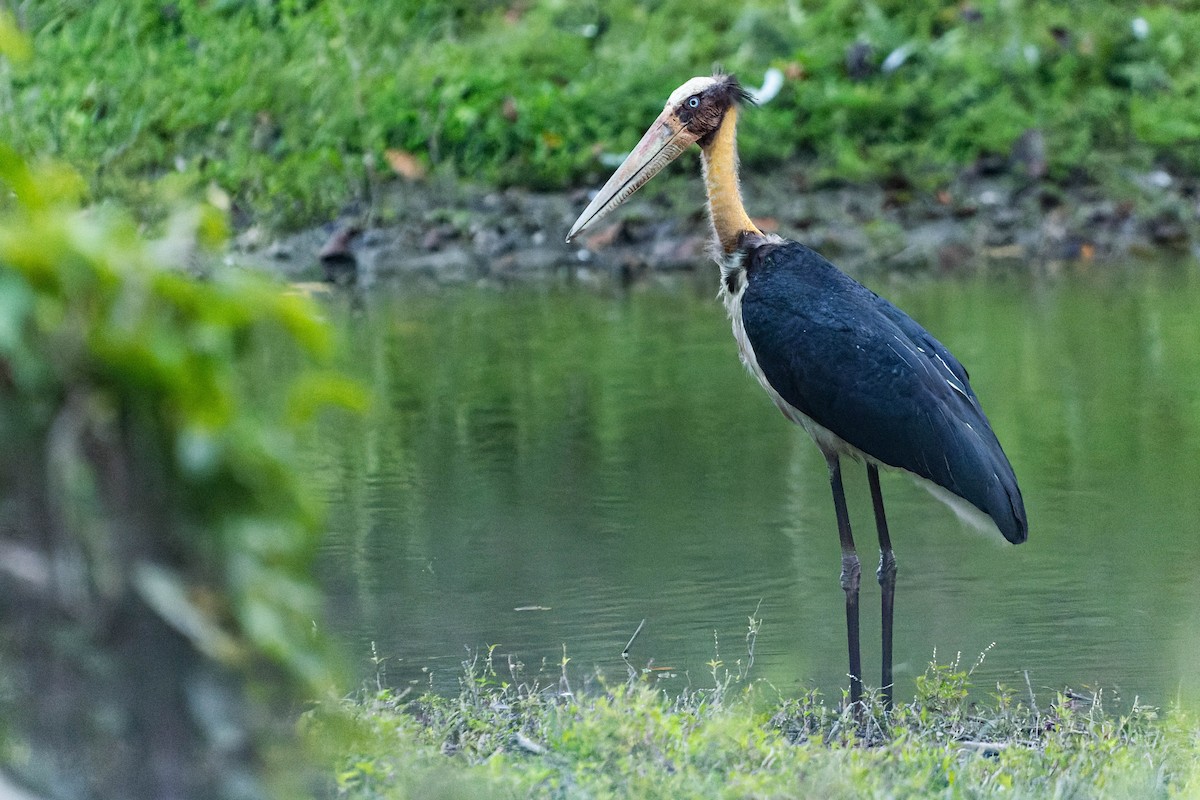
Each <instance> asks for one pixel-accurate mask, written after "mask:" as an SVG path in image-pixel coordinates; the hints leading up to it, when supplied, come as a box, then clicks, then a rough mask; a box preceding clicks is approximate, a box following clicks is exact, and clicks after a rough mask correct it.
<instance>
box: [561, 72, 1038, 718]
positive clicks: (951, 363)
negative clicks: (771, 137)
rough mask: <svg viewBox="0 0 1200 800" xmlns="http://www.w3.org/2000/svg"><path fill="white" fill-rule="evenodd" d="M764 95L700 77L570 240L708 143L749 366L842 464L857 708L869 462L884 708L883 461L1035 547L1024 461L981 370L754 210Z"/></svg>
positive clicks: (717, 227) (711, 198) (675, 99)
mask: <svg viewBox="0 0 1200 800" xmlns="http://www.w3.org/2000/svg"><path fill="white" fill-rule="evenodd" d="M748 101H749V96H748V94H747V92H745V91H744V90H743V89H742V88H741V87H740V86H739V85H738V82H737V80H736V79H735V78H734V77H733V76H732V75H724V74H717V75H714V76H712V77H699V78H692V79H691V80H689V81H688V82H687V83H685V84H683V85H682V86H680V87H679V88H678V89H676V90H675V91H674V92H672V93H671V96H670V98H669V99H668V100H667V104H666V107H665V108H664V109H663V112H662V114H660V115H659V117H658V119H656V120H655V121H654V124H653V125H651V126H650V129H649V130H648V131H646V133H645V135H644V136H643V137H642V139H641V141H640V142H638V144H637V146H636V147H635V148H634V149H633V152H632V153H630V155H629V157H628V158H626V159H625V161H624V163H622V164H621V166H620V167H619V168H618V169H617V171H616V172H615V173H614V174H613V176H612V177H611V178H610V179H609V180H608V182H607V183H606V184H605V185H604V187H603V188H602V189H601V190H600V191H599V193H598V194H597V195H596V196H595V198H594V199H593V200H592V202H591V203H590V204H589V205H588V207H587V208H586V209H585V210H584V212H583V213H582V214H581V215H580V216H579V219H578V220H576V222H575V224H574V225H573V226H572V227H571V231H570V233H569V234H568V235H567V241H571V240H572V239H574V238H575V237H577V236H579V234H581V233H582V232H583V231H585V230H587V229H588V228H589V227H591V226H592V225H594V224H595V223H596V222H598V221H599V220H600V219H601V218H603V217H604V216H606V215H607V214H608V213H609V212H611V211H612V210H613V209H615V208H616V207H617V206H619V205H621V203H623V202H624V201H625V200H626V199H627V198H628V197H629V196H630V195H631V194H633V193H634V192H635V191H637V189H638V188H640V187H641V186H643V185H644V184H645V183H646V182H647V181H649V180H650V179H651V178H652V177H653V176H654V175H655V174H657V173H658V172H659V170H661V169H662V168H663V167H665V166H666V165H667V164H668V163H670V162H671V161H672V160H673V159H674V158H676V157H677V156H679V155H680V154H681V153H683V152H684V150H686V149H687V148H688V146H689V145H691V144H693V143H694V144H698V145H699V146H700V153H701V159H702V164H703V172H704V183H705V187H706V188H707V191H708V212H709V219H710V220H711V222H712V229H713V234H714V255H715V258H716V261H717V263H718V265H719V266H720V268H721V296H722V298H723V300H724V302H725V308H726V309H727V310H728V312H729V317H730V319H731V320H732V321H733V335H734V338H735V339H736V340H737V345H738V350H739V351H740V353H741V358H742V362H743V363H744V364H745V365H746V368H747V369H748V370H749V371H750V372H751V373H753V374H754V376H755V377H756V378H758V382H759V383H760V384H762V387H763V388H764V389H766V391H767V394H769V395H770V396H771V399H772V400H774V401H775V405H777V406H778V407H779V409H780V410H781V411H782V412H783V414H784V416H785V417H787V418H788V419H789V420H791V421H792V422H794V423H796V424H797V425H800V426H802V427H803V428H804V429H805V430H806V431H808V433H809V435H810V436H812V438H813V440H814V441H815V442H816V444H817V447H818V448H820V450H821V453H822V454H823V455H824V456H825V462H826V464H827V465H828V467H829V481H830V484H831V486H832V489H833V505H834V511H835V514H836V516H837V526H838V535H839V537H840V539H841V548H842V572H841V583H842V588H843V589H844V590H845V594H846V630H847V639H848V643H849V653H850V701H851V703H853V704H855V705H856V707H857V704H858V703H859V702H860V700H861V698H862V670H861V659H860V655H859V636H858V589H859V576H860V567H859V560H858V555H857V554H856V552H855V550H854V539H853V537H852V536H851V533H850V518H849V515H848V513H847V511H846V498H845V494H844V492H843V489H842V471H841V462H840V459H841V457H842V456H849V457H851V458H853V459H856V460H858V461H862V462H865V463H866V467H867V480H868V483H869V484H870V489H871V500H872V503H873V505H874V510H875V526H876V529H877V531H878V534H879V569H878V571H877V572H876V575H877V577H878V579H879V584H880V586H881V588H882V595H883V600H882V605H883V652H882V657H883V676H882V677H883V679H882V683H881V688H882V691H883V693H884V698H885V702H886V703H887V704H888V705H889V706H890V705H891V701H892V608H893V597H894V593H895V585H896V584H895V582H896V559H895V556H894V555H893V553H892V543H891V539H890V538H889V535H888V527H887V518H886V517H885V515H884V509H883V496H882V495H881V494H880V489H879V468H880V467H885V468H894V469H900V470H904V471H906V472H909V473H911V474H912V475H914V476H916V477H917V478H918V479H919V480H921V481H923V482H925V483H926V485H927V486H928V487H929V488H930V489H931V490H933V492H934V494H936V495H937V496H939V498H941V499H943V500H945V501H947V502H949V503H950V504H951V505H954V506H955V507H956V509H957V510H959V511H960V513H963V514H966V515H967V516H973V517H975V518H976V519H977V520H981V521H982V522H983V524H986V525H988V526H991V525H994V526H995V527H996V528H998V529H999V531H1000V533H1002V534H1003V535H1004V538H1006V539H1007V540H1008V541H1010V542H1013V543H1020V542H1023V541H1025V538H1026V536H1027V532H1028V524H1027V522H1026V518H1025V506H1024V503H1023V501H1022V499H1021V490H1020V489H1019V488H1018V487H1017V479H1016V476H1015V475H1014V474H1013V470H1012V466H1011V465H1010V464H1009V462H1008V458H1007V457H1006V456H1005V455H1004V451H1003V450H1002V449H1001V447H1000V442H999V441H997V439H996V435H995V434H994V433H993V432H992V427H991V425H990V424H989V423H988V420H987V417H986V416H984V413H983V409H982V407H981V406H980V404H979V399H978V398H977V397H976V396H975V392H974V391H973V390H972V389H971V384H970V383H969V382H968V380H967V371H966V370H965V369H964V368H963V366H962V365H961V364H960V363H959V362H958V359H956V358H955V357H954V356H953V355H951V353H950V351H949V350H947V349H946V348H945V346H943V345H942V344H941V342H939V341H938V340H937V339H935V338H934V337H933V336H932V335H930V334H929V332H927V331H926V330H925V329H924V328H922V327H921V326H920V325H918V324H917V323H916V322H915V321H913V319H912V318H911V317H909V316H908V315H907V314H905V313H904V312H903V311H901V310H900V309H898V308H896V306H894V305H892V304H891V303H889V302H888V301H887V300H884V299H883V298H881V297H879V296H878V295H876V294H875V293H874V292H872V291H870V290H869V289H867V288H866V287H864V286H863V285H862V284H860V283H858V282H857V281H855V280H854V279H852V278H850V277H849V276H847V275H846V274H845V273H843V272H842V271H841V270H839V269H838V268H837V267H835V266H833V265H832V264H830V263H829V262H828V261H826V260H825V259H824V258H822V257H821V256H820V255H818V254H817V253H815V252H814V251H812V250H810V249H809V248H807V247H805V246H804V245H802V244H799V243H798V242H793V241H788V240H786V239H783V238H781V237H779V236H776V235H773V234H768V233H763V232H762V231H760V230H759V229H758V228H757V227H756V226H755V225H754V222H752V221H751V219H750V217H749V216H748V215H747V214H746V210H745V208H744V207H743V206H742V198H741V191H740V189H739V187H738V172H737V144H736V137H735V129H736V126H737V117H738V111H739V108H740V107H742V106H743V105H745V104H747V103H748Z"/></svg>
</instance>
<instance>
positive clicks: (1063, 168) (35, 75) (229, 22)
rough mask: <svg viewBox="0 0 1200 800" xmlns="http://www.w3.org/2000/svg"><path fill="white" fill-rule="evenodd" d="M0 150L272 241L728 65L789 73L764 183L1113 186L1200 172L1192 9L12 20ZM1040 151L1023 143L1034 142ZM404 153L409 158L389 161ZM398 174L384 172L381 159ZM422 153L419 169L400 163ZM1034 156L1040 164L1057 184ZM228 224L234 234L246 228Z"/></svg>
mask: <svg viewBox="0 0 1200 800" xmlns="http://www.w3.org/2000/svg"><path fill="white" fill-rule="evenodd" d="M18 10H19V13H20V14H21V17H20V19H19V22H20V25H21V26H22V27H23V28H24V29H25V30H26V31H28V32H29V34H30V36H31V39H32V45H33V50H34V52H35V53H36V54H37V58H36V59H34V60H33V61H31V62H29V63H28V64H27V65H26V66H23V67H18V68H11V67H9V66H7V65H6V66H5V67H4V68H3V69H0V136H3V137H5V138H7V139H8V140H10V141H12V142H13V143H14V144H15V145H16V146H17V148H18V149H19V150H21V151H22V152H25V153H42V154H52V155H55V156H57V157H59V158H62V159H64V160H66V161H67V162H69V163H70V164H72V165H74V166H75V168H76V169H77V170H79V171H80V173H81V174H83V175H84V176H85V178H86V179H87V183H88V186H89V190H90V194H91V196H92V197H93V198H95V199H99V198H104V197H110V196H115V197H119V198H121V199H122V200H125V201H127V202H130V203H132V204H133V205H134V206H136V207H139V208H141V209H142V211H143V213H146V214H150V215H152V214H153V209H152V203H151V198H152V195H151V194H150V192H149V188H148V187H149V186H151V185H152V183H153V181H154V180H156V179H157V178H159V177H161V176H162V175H164V174H167V173H181V174H182V175H184V176H185V177H186V178H187V179H188V180H189V181H190V182H192V183H193V184H195V185H198V186H205V185H208V184H210V183H211V184H215V185H216V186H218V187H219V188H220V189H222V190H223V191H225V192H227V193H229V194H230V195H231V196H232V197H233V198H234V204H235V211H237V212H240V214H248V215H250V216H252V217H254V218H256V219H264V220H267V221H269V222H273V223H277V224H292V225H294V224H302V223H306V222H310V221H313V220H319V219H324V218H327V217H328V216H329V215H331V214H334V213H335V212H336V211H337V210H339V209H341V208H343V207H345V206H346V205H347V204H353V203H361V202H368V203H369V202H370V201H371V200H372V198H373V196H374V192H375V191H376V189H377V188H378V186H379V185H380V183H381V182H382V181H385V180H389V179H393V178H394V174H393V169H392V167H391V166H390V164H392V163H396V164H399V165H400V166H401V169H400V171H402V172H409V173H410V174H411V173H412V172H413V171H417V172H419V171H420V170H421V169H423V168H432V169H433V170H434V171H435V172H436V173H437V174H442V175H445V176H448V177H451V178H456V179H467V180H471V181H477V182H482V183H484V184H492V185H504V184H520V185H523V186H528V187H534V188H563V187H569V186H572V185H577V184H580V183H584V182H590V181H594V180H596V179H597V178H598V177H599V176H600V175H601V174H602V173H604V172H605V171H606V170H607V169H608V167H606V166H604V165H603V164H602V163H601V159H600V157H601V156H602V155H603V154H604V153H606V152H621V151H622V150H624V149H627V148H628V147H630V146H631V145H632V143H633V142H634V141H635V139H636V136H637V135H638V134H639V133H640V131H641V130H642V129H643V127H644V126H645V125H646V124H647V121H648V120H650V119H652V118H653V116H654V114H655V113H656V111H657V110H658V109H659V108H660V107H661V104H662V102H663V100H664V98H665V97H666V95H667V93H668V92H669V91H670V90H671V89H672V88H674V87H675V86H676V85H678V84H679V83H680V82H681V81H682V80H683V79H685V78H687V77H690V76H691V75H693V74H697V73H701V72H704V71H706V70H709V69H710V68H711V67H712V65H713V64H714V63H720V64H722V65H723V66H724V67H725V68H727V69H729V70H732V71H735V72H737V73H738V74H739V75H740V76H741V77H742V78H743V80H744V81H745V82H746V83H747V84H756V83H758V82H759V81H760V80H761V79H762V76H763V74H764V72H765V70H767V69H768V68H771V67H774V68H778V69H780V70H782V71H783V73H784V74H785V76H786V79H785V82H784V86H783V89H782V91H781V93H780V94H779V96H778V97H777V98H775V99H774V100H773V101H772V102H770V103H769V104H768V105H766V106H765V107H764V108H762V109H760V110H759V111H758V112H756V114H755V117H754V120H753V124H747V125H745V126H744V135H743V143H742V144H743V156H744V158H745V160H746V161H747V162H748V163H749V164H750V165H751V166H752V167H755V168H759V167H765V166H769V165H774V164H779V163H782V162H785V161H786V162H795V161H799V162H800V163H804V164H806V165H807V167H808V170H809V174H810V175H811V177H812V178H813V180H815V181H818V182H822V181H879V180H886V181H889V182H891V183H893V184H896V183H907V184H911V185H913V186H916V187H918V188H934V187H936V186H938V185H939V184H940V183H942V182H944V181H946V180H947V179H948V178H949V177H950V176H952V175H953V174H955V173H956V172H958V171H960V170H962V169H964V168H966V167H969V166H971V165H973V164H975V163H977V162H978V161H979V160H980V159H985V160H986V159H988V158H992V159H1000V160H1003V159H1006V158H1007V157H1008V156H1009V155H1010V153H1012V151H1013V148H1014V146H1018V147H1020V146H1021V145H1019V143H1020V142H1021V141H1022V137H1025V136H1027V135H1032V134H1030V133H1029V132H1036V137H1038V138H1037V139H1036V141H1037V142H1038V144H1037V146H1036V147H1034V148H1033V149H1034V151H1035V152H1033V153H1028V152H1027V153H1025V158H1024V159H1023V162H1022V166H1023V168H1025V169H1029V168H1030V165H1031V164H1032V165H1033V166H1032V170H1033V171H1034V172H1035V173H1039V174H1040V173H1041V172H1042V170H1043V169H1044V170H1045V173H1046V174H1047V175H1048V177H1049V178H1050V179H1051V180H1055V181H1060V182H1073V181H1081V180H1082V181H1099V182H1101V183H1103V184H1105V185H1107V186H1109V187H1110V189H1112V190H1113V191H1117V192H1119V191H1120V190H1121V187H1122V186H1124V185H1126V183H1127V182H1128V180H1129V177H1130V176H1129V171H1130V170H1131V169H1136V170H1141V169H1145V168H1148V167H1150V166H1151V165H1155V164H1157V165H1159V166H1161V167H1164V168H1167V169H1169V170H1172V171H1176V172H1178V173H1181V174H1185V175H1188V176H1194V175H1195V174H1196V173H1197V172H1198V171H1200V145H1198V144H1197V142H1200V136H1198V132H1200V103H1197V102H1195V95H1196V93H1197V91H1200V77H1198V76H1197V73H1196V71H1195V70H1194V69H1192V65H1193V64H1195V63H1196V62H1197V60H1198V59H1200V11H1197V10H1196V9H1194V8H1191V7H1190V6H1187V5H1182V6H1181V5H1177V4H1151V5H1146V6H1144V7H1142V6H1126V5H1122V4H1112V3H1103V2H1098V0H1088V2H1083V3H1073V4H1071V5H1070V6H1063V5H1062V4H1058V3H1053V2H1049V0H1032V1H1031V2H1027V3H1019V4H1018V3H1011V2H1003V0H981V1H980V2H975V3H957V2H954V3H949V2H940V0H922V2H915V3H894V2H876V3H859V2H856V1H852V0H835V1H834V2H828V3H819V4H806V3H800V2H794V1H790V2H765V0H753V1H752V2H747V3H737V4H730V3H721V2H715V1H714V0H687V2H684V1H683V0H658V2H654V3H638V2H633V0H618V1H617V2H611V3H603V4H598V3H566V2H559V1H558V0H538V1H537V2H529V3H507V2H483V3H427V2H412V1H409V0H393V1H392V2H385V3H312V2H295V0H274V1H273V2H271V1H268V0H224V1H223V2H197V1H196V0H181V2H172V3H164V2H160V1H159V0H136V1H135V2H123V1H122V0H100V1H99V2H95V3H55V4H21V5H20V6H18ZM1026 141H1029V140H1026ZM396 154H401V155H400V160H399V161H395V160H394V159H395V157H396ZM389 158H391V159H392V160H391V161H390V160H389ZM411 159H415V161H414V160H411ZM1043 164H1044V167H1043ZM236 219H242V217H241V216H236Z"/></svg>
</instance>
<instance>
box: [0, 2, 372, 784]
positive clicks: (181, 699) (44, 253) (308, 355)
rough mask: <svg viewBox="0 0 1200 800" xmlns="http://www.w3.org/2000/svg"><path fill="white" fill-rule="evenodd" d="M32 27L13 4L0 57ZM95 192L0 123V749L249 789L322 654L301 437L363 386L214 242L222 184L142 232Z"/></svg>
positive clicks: (285, 301)
mask: <svg viewBox="0 0 1200 800" xmlns="http://www.w3.org/2000/svg"><path fill="white" fill-rule="evenodd" d="M67 8H69V6H67V5H63V6H60V10H64V9H67ZM26 50H27V48H25V46H24V43H23V39H22V37H21V35H20V34H19V32H17V31H16V29H15V28H14V27H13V26H12V25H11V18H10V17H8V16H7V15H6V14H5V13H4V12H3V10H2V9H0V58H2V57H3V56H4V54H7V55H8V56H9V57H10V58H12V59H13V63H16V64H18V68H20V69H29V68H33V67H32V66H29V65H26V66H20V65H21V64H22V62H25V58H24V55H25V52H26ZM87 193H88V190H87V184H86V181H85V180H84V179H82V178H81V177H80V176H79V174H78V173H77V172H76V171H75V170H73V169H71V168H70V167H68V166H65V165H64V164H63V163H62V162H60V161H55V160H43V159H29V158H26V157H24V156H22V155H21V154H20V153H18V152H17V151H16V150H15V149H13V148H12V147H11V146H10V145H9V144H6V143H5V142H4V140H3V136H0V487H3V488H2V491H0V663H3V664H4V670H3V671H4V674H5V676H6V682H5V687H4V688H5V691H4V692H3V693H2V694H0V707H2V708H3V712H4V713H3V715H2V717H0V718H3V719H4V720H5V721H6V723H7V724H8V726H9V727H7V729H6V730H4V731H0V733H2V734H3V736H0V763H3V764H4V765H5V766H6V768H8V769H11V770H13V771H14V772H15V773H16V774H17V775H20V776H21V777H22V781H23V782H28V783H30V784H32V785H34V786H36V787H39V788H40V790H42V791H44V792H46V793H48V794H52V795H53V796H63V797H66V796H81V797H82V796H87V797H135V796H165V795H166V794H171V795H173V796H180V797H191V796H205V797H217V796H220V797H228V796H239V797H251V796H259V795H258V794H257V790H254V789H252V788H247V787H253V786H255V785H256V784H257V782H258V777H257V775H256V773H257V772H258V770H259V768H260V767H261V765H262V763H263V762H264V759H265V758H266V754H265V749H264V745H265V743H266V740H264V739H262V738H261V737H260V734H262V732H263V731H265V730H267V729H269V728H270V727H271V726H272V725H274V724H276V722H277V717H275V716H274V715H273V713H272V709H277V708H278V707H277V706H276V705H275V704H276V703H279V702H283V703H285V704H287V703H290V702H292V700H293V699H294V698H295V697H296V696H297V693H298V691H299V690H303V696H312V695H313V693H314V692H315V691H317V690H318V688H320V689H324V688H325V686H326V685H327V682H328V681H329V680H330V678H331V675H332V671H331V664H330V659H329V654H328V653H327V651H326V649H325V647H324V645H323V644H322V639H321V637H320V636H318V635H316V634H315V633H314V625H315V624H316V622H317V620H318V618H319V615H320V614H319V612H320V602H319V600H320V598H319V595H318V592H317V590H316V587H315V585H314V584H313V582H312V576H311V574H310V566H311V561H312V559H313V557H314V555H315V548H316V544H317V540H318V536H319V531H320V527H319V525H318V524H317V523H318V517H317V511H318V508H319V507H318V505H317V504H316V503H315V501H314V500H313V499H312V498H311V497H310V496H308V495H307V494H306V493H305V491H304V488H303V486H302V484H301V482H300V480H299V479H298V477H297V473H296V471H295V469H294V465H293V463H292V452H293V442H292V439H293V435H294V433H295V431H296V430H297V429H298V427H299V426H300V424H301V423H303V422H305V421H306V420H307V419H308V418H309V417H310V416H311V414H313V413H315V412H316V410H317V409H318V408H320V407H321V406H323V405H326V404H329V403H335V404H341V405H350V406H355V405H361V403H362V400H363V397H362V395H361V393H360V392H359V390H358V389H357V388H356V387H354V386H353V385H351V384H349V383H348V382H346V381H344V380H342V379H341V378H339V377H337V376H335V375H332V374H331V373H328V372H326V371H323V369H322V368H320V364H321V362H322V361H325V360H327V359H328V358H329V356H330V355H331V351H332V340H331V336H330V333H329V331H328V329H327V327H326V325H325V323H324V321H323V320H322V319H321V316H320V314H319V312H318V310H317V308H316V306H315V305H314V304H312V303H311V302H309V301H308V300H307V299H306V298H303V297H301V296H298V295H295V294H289V293H286V292H285V291H284V290H283V289H282V288H281V287H280V286H278V285H276V284H273V283H270V282H268V281H266V280H264V279H263V278H261V277H260V276H257V275H253V274H249V273H246V272H243V271H238V270H234V269H228V268H224V267H221V266H218V265H216V258H215V256H214V255H213V254H212V253H211V251H212V249H213V248H214V247H215V246H217V245H220V244H221V243H223V241H224V237H225V233H226V221H225V219H226V211H225V208H224V207H225V206H227V204H228V198H227V197H226V196H225V195H224V194H223V193H222V192H220V191H219V190H218V189H215V188H210V191H209V195H208V200H206V201H203V202H198V201H185V200H181V199H174V200H173V199H171V198H170V197H169V196H164V197H163V205H164V206H165V207H166V208H168V209H170V210H169V212H167V213H166V214H164V222H163V225H162V231H163V232H162V235H161V236H160V237H159V238H156V239H153V240H147V239H146V238H145V237H144V235H143V234H142V233H141V231H140V230H139V228H138V225H137V223H136V222H135V221H134V219H133V218H132V216H130V215H129V214H127V213H124V212H122V211H121V210H119V209H117V208H115V207H112V206H108V205H101V206H87V205H85V204H84V198H85V197H86V195H87ZM163 193H164V195H166V190H165V189H164V190H163ZM268 339H269V340H270V341H271V343H272V347H271V350H272V352H277V353H280V354H282V355H280V356H278V357H276V358H275V359H274V360H273V361H272V362H271V363H268V364H263V363H261V359H260V360H258V361H255V360H253V357H254V355H255V354H256V353H257V352H258V350H260V349H261V347H260V346H261V345H262V344H264V342H265V341H266V340H268ZM252 369H253V370H254V371H252ZM264 395H265V396H266V397H265V399H266V400H267V401H268V402H266V403H264V402H263V400H264ZM252 400H253V402H252ZM281 409H282V411H281ZM72 787H75V788H72ZM81 787H86V788H81ZM75 791H82V792H84V793H83V794H78V795H75V794H73V793H72V792H75Z"/></svg>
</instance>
